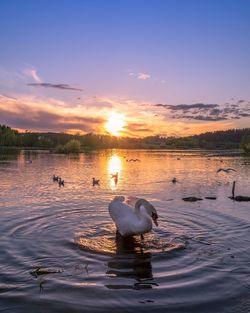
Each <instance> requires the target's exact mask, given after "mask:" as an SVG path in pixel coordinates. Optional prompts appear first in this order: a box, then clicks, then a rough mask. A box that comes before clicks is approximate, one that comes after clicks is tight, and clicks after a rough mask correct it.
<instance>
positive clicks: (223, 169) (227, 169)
mask: <svg viewBox="0 0 250 313" xmlns="http://www.w3.org/2000/svg"><path fill="white" fill-rule="evenodd" d="M230 171H233V172H236V170H235V169H233V168H230V167H229V168H219V169H218V170H217V173H219V172H225V173H229V172H230Z"/></svg>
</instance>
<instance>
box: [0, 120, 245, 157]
mask: <svg viewBox="0 0 250 313" xmlns="http://www.w3.org/2000/svg"><path fill="white" fill-rule="evenodd" d="M0 146H9V147H10V146H12V147H13V146H15V147H33V148H42V149H55V150H56V151H57V152H61V153H69V152H79V151H82V150H87V149H108V148H124V149H239V148H242V149H243V150H244V151H245V152H247V153H250V128H244V129H230V130H226V131H216V132H208V133H204V134H200V135H194V136H188V137H180V138H177V137H161V136H149V137H144V138H129V137H114V136H108V135H97V134H93V133H89V134H86V135H80V134H76V135H71V134H66V133H52V132H48V133H35V132H29V131H26V132H25V133H20V132H18V131H17V130H14V129H11V128H10V127H8V126H5V125H0Z"/></svg>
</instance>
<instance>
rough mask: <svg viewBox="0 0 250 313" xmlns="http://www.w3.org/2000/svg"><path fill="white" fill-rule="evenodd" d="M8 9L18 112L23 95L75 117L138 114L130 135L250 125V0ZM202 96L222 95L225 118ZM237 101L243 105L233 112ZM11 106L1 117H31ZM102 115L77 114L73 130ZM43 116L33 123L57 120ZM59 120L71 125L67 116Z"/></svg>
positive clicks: (4, 72) (4, 51) (2, 69)
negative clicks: (80, 119)
mask: <svg viewBox="0 0 250 313" xmlns="http://www.w3.org/2000/svg"><path fill="white" fill-rule="evenodd" d="M0 10H1V19H0V35H1V47H2V48H1V49H0V94H1V95H2V98H1V99H2V100H1V101H2V102H4V101H5V103H6V100H8V101H9V105H12V106H13V107H14V108H15V109H14V108H13V111H15V113H16V109H17V108H18V103H17V102H18V101H19V102H22V103H24V102H25V103H27V108H26V109H27V110H28V107H29V110H31V111H32V108H33V111H34V110H35V109H36V108H37V110H38V111H39V112H40V111H41V107H42V106H43V104H42V103H46V105H48V106H49V107H50V109H49V112H51V110H57V109H58V103H60V104H59V107H62V106H63V107H64V108H67V109H68V110H70V109H72V110H73V111H74V113H73V111H72V112H71V113H72V115H73V116H74V117H76V115H77V114H80V115H81V116H83V117H86V116H87V117H90V116H91V117H97V119H99V117H100V118H103V117H104V116H105V114H106V115H108V113H109V111H110V110H113V111H116V112H118V113H121V114H124V115H125V116H126V118H127V124H128V125H129V124H131V125H132V124H133V125H135V124H137V126H136V127H130V128H129V127H128V129H127V135H138V136H140V135H147V134H150V133H152V134H155V133H161V134H166V135H168V134H170V133H171V134H172V135H173V134H176V135H183V131H182V129H184V128H185V127H186V128H187V129H189V130H188V133H197V132H201V131H203V130H210V129H225V128H228V127H229V128H230V127H246V126H247V125H248V126H249V125H250V118H249V116H246V115H247V114H248V113H250V111H249V104H250V102H249V101H250V91H249V90H250V78H249V73H248V72H249V68H250V1H248V0H245V1H243V0H235V1H232V0H231V1H230V0H228V1H226V0H223V1H222V0H217V1H214V0H209V1H208V0H207V1H205V0H165V1H163V0H133V1H128V0H127V1H121V0H116V1H113V0H112V1H111V0H90V1H86V0H82V1H80V0H79V1H76V0H71V1H69V0H67V1H66V0H50V1H47V0H43V1H42V0H40V1H39V0H36V1H35V0H33V1H31V0H29V1H26V0H22V1H18V0H16V1H15V0H8V1H7V0H1V2H0ZM48 83H49V84H51V85H49V86H48V85H47V86H46V87H45V85H41V84H48ZM28 84H37V85H36V86H34V85H33V86H32V85H28ZM39 84H40V85H39ZM58 84H67V85H69V86H71V87H73V88H76V89H81V90H82V91H81V92H80V91H74V90H70V89H66V88H57V87H56V86H55V85H58ZM6 96H7V99H6V98H5V99H4V97H6ZM11 98H15V101H14V102H15V103H14V104H13V103H10V102H11ZM91 99H92V100H91ZM78 100H79V101H78ZM241 100H244V101H245V102H239V103H238V101H241ZM79 102H80V103H79ZM196 103H202V104H216V105H218V107H216V108H217V109H220V112H218V118H217V119H215V118H212V120H211V118H210V117H211V116H212V117H214V115H215V112H214V111H213V112H211V110H210V111H209V110H207V111H206V110H205V111H204V109H205V107H204V106H201V109H202V111H201V112H198V111H197V109H200V107H198V106H196V107H195V110H196V111H195V112H194V107H190V105H192V104H196ZM156 104H164V105H165V104H166V105H173V106H178V105H180V104H186V105H187V107H186V109H187V110H189V113H190V114H186V115H185V112H186V111H185V110H184V114H183V111H182V112H180V111H178V112H179V113H182V114H180V115H179V116H178V118H176V116H175V117H174V118H173V114H172V113H173V111H171V110H170V109H169V106H168V107H167V106H165V107H164V106H155V105H156ZM229 105H231V106H233V107H234V108H235V106H236V105H237V106H238V107H237V109H239V110H238V111H237V112H236V111H235V112H233V113H235V114H234V115H232V114H231V115H230V114H227V113H228V110H229V109H228V110H227V111H225V107H227V108H228V106H229ZM53 106H54V107H53ZM80 107H81V108H82V112H79V111H80ZM233 107H230V108H231V109H232V108H233ZM19 108H20V106H19ZM207 109H211V107H208V108H207ZM223 110H224V111H223ZM66 111H67V110H66V109H65V112H66ZM231 111H232V110H231ZM231 111H230V113H232V112H231ZM18 112H21V110H19V111H18ZM39 112H38V113H37V114H38V115H39ZM175 112H176V111H175ZM236 113H238V114H236ZM53 114H56V112H55V111H53ZM84 114H85V115H86V116H85V115H84ZM150 114H151V115H150ZM226 114H227V115H226ZM239 114H241V115H239ZM10 115H11V113H9V114H8V112H7V113H6V107H5V111H4V113H3V114H2V118H1V111H0V123H8V122H9V124H10V123H11V126H12V127H16V128H20V129H23V128H25V125H24V124H25V121H24V120H22V122H20V121H18V115H17V114H15V117H14V116H13V115H12V116H10ZM192 115H193V116H195V118H192ZM135 116H136V118H135ZM187 116H188V118H187ZM197 116H198V117H199V116H203V117H204V116H205V117H206V118H202V119H199V118H198V117H197ZM209 116H210V117H209ZM149 117H150V118H151V117H152V118H151V123H146V122H145V120H148V119H149ZM153 117H155V119H156V121H155V122H154V121H153ZM15 118H16V122H15ZM32 118H34V117H33V116H32V114H31V115H29V119H32ZM37 119H39V118H38V117H37ZM104 120H105V118H104ZM98 121H99V122H97V123H96V124H93V127H91V123H90V124H88V125H83V127H82V129H81V127H80V123H75V124H77V125H75V126H77V127H73V126H74V125H72V127H73V128H72V130H73V129H78V130H82V131H88V130H89V131H101V129H102V126H101V125H99V124H98V123H104V122H103V121H101V120H98ZM146 124H147V125H146ZM34 125H35V123H32V127H31V126H29V123H27V127H31V128H32V129H34V130H53V125H51V126H49V125H47V127H46V128H42V127H41V126H42V123H41V121H38V123H37V127H35V126H34ZM98 125H99V126H98ZM164 125H165V126H164ZM50 127H51V129H50ZM164 127H165V128H164ZM142 129H145V130H146V129H148V132H145V133H143V131H142ZM168 129H170V130H171V132H168ZM54 130H56V131H58V130H60V131H64V130H65V131H67V130H69V128H68V126H65V129H64V128H63V123H62V122H61V123H60V127H59V128H57V129H54ZM137 130H138V132H137ZM185 133H186V132H185Z"/></svg>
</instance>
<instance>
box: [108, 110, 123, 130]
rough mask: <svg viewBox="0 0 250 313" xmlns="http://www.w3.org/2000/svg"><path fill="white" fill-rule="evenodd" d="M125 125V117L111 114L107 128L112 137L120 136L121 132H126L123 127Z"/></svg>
mask: <svg viewBox="0 0 250 313" xmlns="http://www.w3.org/2000/svg"><path fill="white" fill-rule="evenodd" d="M125 125H126V122H125V117H124V116H123V115H122V114H119V113H115V112H111V113H110V114H109V118H108V121H107V123H106V124H105V128H106V130H107V131H108V132H109V133H110V134H111V135H113V136H120V135H121V134H120V132H121V131H122V130H124V129H123V127H124V126H125Z"/></svg>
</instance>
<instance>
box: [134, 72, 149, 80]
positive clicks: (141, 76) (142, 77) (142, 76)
mask: <svg viewBox="0 0 250 313" xmlns="http://www.w3.org/2000/svg"><path fill="white" fill-rule="evenodd" d="M136 77H137V79H139V80H147V79H149V78H150V77H151V76H150V75H149V74H146V73H138V74H137V75H136Z"/></svg>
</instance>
